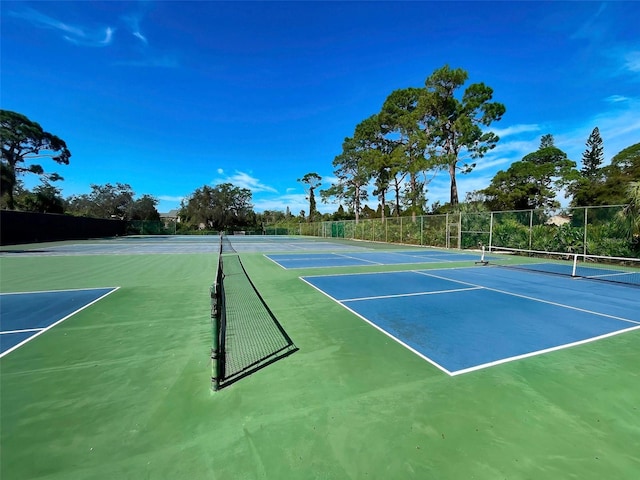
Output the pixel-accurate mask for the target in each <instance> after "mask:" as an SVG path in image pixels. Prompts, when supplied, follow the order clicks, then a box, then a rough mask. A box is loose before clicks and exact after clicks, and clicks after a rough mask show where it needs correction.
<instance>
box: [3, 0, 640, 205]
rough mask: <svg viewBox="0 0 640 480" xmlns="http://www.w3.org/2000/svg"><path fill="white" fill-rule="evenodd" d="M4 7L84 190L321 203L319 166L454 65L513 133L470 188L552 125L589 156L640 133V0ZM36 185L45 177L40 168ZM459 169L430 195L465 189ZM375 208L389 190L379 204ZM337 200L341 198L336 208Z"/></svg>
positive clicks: (45, 115) (11, 44)
mask: <svg viewBox="0 0 640 480" xmlns="http://www.w3.org/2000/svg"><path fill="white" fill-rule="evenodd" d="M0 8H1V14H2V17H1V28H2V29H1V57H0V58H1V59H0V62H1V63H0V67H1V83H0V94H1V97H0V102H1V106H2V108H3V109H8V110H14V111H17V112H20V113H22V114H25V115H27V116H28V117H29V118H30V119H32V120H34V121H37V122H39V123H40V124H41V125H42V126H43V128H44V129H45V130H47V131H49V132H52V133H54V134H56V135H58V136H60V137H61V138H63V139H64V140H65V141H66V142H67V145H68V147H69V149H70V150H71V152H72V157H71V161H70V164H69V165H67V166H64V165H57V164H50V163H48V162H46V161H45V162H42V163H43V166H45V169H47V170H51V171H56V172H58V173H59V174H60V175H62V176H63V177H64V181H62V182H60V183H59V184H57V185H58V186H59V187H61V188H62V194H63V195H64V196H65V197H66V196H69V195H74V194H82V193H89V192H90V190H91V189H90V184H105V183H108V182H109V183H116V182H121V183H128V184H130V185H131V187H132V188H133V190H134V191H135V192H136V194H137V195H138V196H140V195H142V194H150V195H153V196H155V197H156V198H157V199H158V200H159V205H158V210H159V211H161V212H162V211H168V210H170V209H172V208H177V207H178V206H179V204H180V199H181V198H183V197H185V196H187V195H189V194H190V193H192V192H193V191H194V190H195V189H196V188H199V187H202V186H203V185H216V184H219V183H222V182H231V183H233V184H235V185H237V186H240V187H246V188H249V189H250V190H251V191H252V192H253V203H254V206H255V210H256V211H263V210H265V209H267V210H281V211H284V210H285V209H286V208H287V207H289V208H290V209H291V212H292V213H294V214H297V213H299V212H300V210H302V209H304V210H305V211H306V210H307V207H308V204H307V202H306V200H305V193H304V190H303V188H302V185H301V184H300V183H298V182H297V181H296V180H297V179H298V178H300V177H302V176H303V175H304V174H305V173H308V172H317V173H318V174H320V175H321V176H322V177H323V179H324V182H325V183H324V185H323V187H322V188H326V187H328V186H329V185H330V183H331V181H332V180H333V167H332V161H333V159H334V157H335V156H336V155H338V154H339V153H340V151H341V146H342V141H343V139H344V138H345V137H347V136H351V135H352V134H353V130H354V127H355V126H356V125H357V124H358V123H359V122H360V121H362V120H364V119H365V118H367V117H369V116H370V115H372V114H374V113H377V112H378V111H379V110H380V107H381V106H382V103H383V102H384V100H385V98H386V97H387V96H388V95H389V94H390V93H391V92H392V91H393V90H396V89H398V88H406V87H410V86H417V87H419V86H423V85H424V80H425V78H426V77H427V76H429V75H430V74H431V73H432V72H433V71H434V70H435V69H437V68H440V67H442V66H443V65H445V64H448V65H449V66H451V67H455V68H458V67H459V68H463V69H465V70H466V71H467V72H468V73H469V82H468V83H475V82H484V83H486V84H487V85H489V86H491V87H492V88H493V89H494V100H495V101H499V102H502V103H504V104H505V106H506V108H507V113H506V114H505V115H504V117H503V119H502V120H501V121H500V122H497V123H495V124H494V125H493V126H492V128H491V129H492V130H493V131H494V132H496V133H497V134H498V135H499V136H500V137H501V141H500V143H499V146H498V147H497V148H496V149H495V150H493V151H492V152H491V153H490V154H489V155H487V156H486V157H485V158H484V159H482V160H481V161H480V162H479V163H478V166H477V168H476V169H475V170H474V171H473V172H472V173H470V174H468V175H464V176H462V175H461V176H459V178H458V188H459V192H460V198H461V199H463V198H464V194H465V193H466V192H468V191H472V190H476V189H479V188H484V187H486V186H487V185H488V184H489V182H490V180H491V178H492V177H493V176H494V175H495V173H496V172H497V171H498V170H500V169H506V168H508V166H509V164H510V163H511V162H513V161H517V160H520V159H521V158H522V157H523V156H524V155H526V154H527V153H530V152H532V151H535V150H536V149H537V147H538V145H539V142H540V137H541V136H542V135H544V134H547V133H550V134H552V135H553V136H554V138H555V141H556V145H557V146H558V147H560V148H562V149H563V150H565V151H566V152H567V153H568V154H569V157H570V158H571V159H573V160H575V161H577V162H579V161H580V158H581V156H582V152H583V151H584V150H585V142H586V140H587V138H588V136H589V134H590V133H591V131H592V130H593V128H594V127H596V126H597V127H599V129H600V132H601V135H602V137H603V140H604V148H605V157H606V161H607V162H608V161H609V160H610V158H611V157H612V156H613V155H615V154H616V153H617V152H619V151H620V150H621V149H623V148H625V147H627V146H630V145H632V144H634V143H637V142H639V141H640V30H639V29H638V18H640V3H638V2H618V1H615V2H516V1H508V2H482V1H477V2H407V3H403V2H348V3H343V2H282V3H279V2H239V1H234V2H205V1H197V2H185V1H179V2H170V1H161V2H153V1H147V2H117V1H109V2H94V1H91V2H89V1H86V2H57V1H46V2H26V1H22V2H12V1H2V2H1V3H0ZM25 183H26V184H27V186H28V187H33V186H35V185H36V184H37V183H38V182H37V181H36V179H31V180H29V179H28V178H25ZM448 192H449V179H448V176H447V174H446V173H445V172H443V173H440V174H438V175H437V176H436V177H435V179H434V180H433V181H432V182H431V183H430V185H429V187H428V192H427V198H428V203H429V204H431V203H433V202H435V201H440V202H446V201H448ZM371 204H372V206H374V207H375V205H376V204H377V202H376V201H373V200H372V202H371ZM318 206H319V209H320V210H321V211H325V212H326V211H335V209H336V208H337V206H336V205H322V204H319V205H318Z"/></svg>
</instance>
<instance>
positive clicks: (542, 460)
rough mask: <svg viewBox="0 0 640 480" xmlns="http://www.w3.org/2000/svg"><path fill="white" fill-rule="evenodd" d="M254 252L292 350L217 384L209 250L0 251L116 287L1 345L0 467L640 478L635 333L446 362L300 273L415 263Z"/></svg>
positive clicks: (9, 260)
mask: <svg viewBox="0 0 640 480" xmlns="http://www.w3.org/2000/svg"><path fill="white" fill-rule="evenodd" d="M168 241H171V240H168ZM212 241H213V239H212ZM345 246H349V244H348V243H346V242H342V243H341V244H340V247H341V248H344V247H345ZM363 246H366V247H367V248H384V249H390V248H392V247H390V246H388V245H367V244H363V243H362V242H358V243H355V244H354V248H362V247H363ZM22 248H23V249H25V250H26V249H29V248H39V249H40V250H46V246H42V245H39V246H37V247H35V246H34V247H29V246H22ZM240 258H241V260H242V262H243V264H244V266H245V268H246V270H247V273H248V275H249V276H250V278H251V280H252V281H253V283H254V284H255V286H256V288H257V289H258V291H259V292H260V294H261V295H262V297H263V298H264V300H265V301H266V303H267V304H268V305H269V308H270V309H271V310H272V312H273V314H274V315H275V316H276V318H277V319H278V321H279V322H280V323H281V325H282V327H283V328H284V329H285V330H286V332H287V333H288V335H289V336H290V337H291V338H292V339H293V341H294V342H295V344H296V346H297V347H298V351H296V352H295V353H293V354H292V355H290V356H288V357H286V358H283V359H281V360H279V361H277V362H275V363H273V364H271V365H269V366H267V367H266V368H263V369H261V370H259V371H257V372H255V373H253V374H252V375H250V376H248V377H246V378H243V379H241V380H240V381H238V382H236V383H234V384H233V385H230V386H229V387H227V388H223V389H222V390H220V391H217V392H213V391H212V389H211V378H210V375H211V360H210V358H209V355H210V348H211V344H212V335H211V326H210V300H209V286H210V285H211V283H212V281H213V279H214V275H215V272H214V268H215V260H216V257H215V255H214V254H213V253H176V254H170V253H167V252H165V251H163V252H162V254H159V253H155V252H154V253H152V254H145V253H140V252H138V253H136V254H117V255H113V254H107V253H100V254H90V255H84V254H82V250H79V253H78V252H77V253H75V254H73V255H46V254H40V253H38V254H34V255H33V256H32V255H29V254H28V253H27V254H24V252H23V253H20V254H3V255H2V256H0V281H1V283H0V287H1V291H2V292H3V293H8V292H30V291H43V290H59V289H73V288H98V287H120V288H119V289H118V290H117V291H115V292H113V293H112V294H110V295H109V296H107V297H105V298H104V299H102V300H100V301H99V302H97V303H95V304H93V305H91V306H90V307H88V308H86V309H84V310H82V311H81V312H79V313H77V314H76V315H74V316H72V317H70V318H69V319H67V320H66V321H64V322H63V323H61V324H59V325H57V326H56V327H54V328H52V329H51V330H49V331H47V332H45V333H44V334H43V335H40V336H39V337H38V338H36V339H34V340H33V341H31V342H29V343H27V344H26V345H24V346H22V347H20V348H18V349H17V350H15V351H13V352H11V353H10V354H8V355H6V356H5V357H3V358H2V359H0V369H1V370H0V382H1V383H0V388H1V390H0V402H1V403H0V414H1V424H0V427H1V444H2V457H1V460H0V461H1V465H0V478H2V479H3V480H4V479H7V480H9V479H11V480H17V479H47V480H53V479H60V480H62V479H64V480H71V479H154V478H160V479H164V478H167V479H231V480H235V479H365V478H366V479H385V480H386V479H491V480H494V479H502V478H507V479H564V478H579V479H594V480H595V479H603V478H611V479H636V478H638V472H640V456H639V455H638V452H640V368H639V366H640V331H638V330H636V331H633V332H629V333H626V334H624V335H617V336H613V337H610V338H605V339H602V340H599V341H596V342H593V343H588V344H585V345H581V346H578V347H574V348H569V349H565V350H559V351H555V352H552V353H548V354H544V355H539V356H535V357H531V358H525V359H522V360H518V361H514V362H509V363H505V364H501V365H497V366H495V367H491V368H487V369H484V370H479V371H476V372H471V373H469V374H464V375H460V376H456V377H450V376H448V375H446V374H444V373H443V372H442V371H440V370H438V369H437V368H435V367H434V366H432V365H431V364H429V363H428V362H426V361H424V360H423V359H422V358H420V357H418V356H417V355H415V354H414V353H412V352H411V351H409V350H407V349H406V348H404V347H403V346H402V345H400V344H398V343H396V342H395V341H393V340H392V339H390V338H389V337H387V336H386V335H384V334H382V333H381V332H379V331H378V330H376V329H374V328H372V327H371V326H370V325H368V324H367V323H366V322H364V321H362V320H361V319H360V318H358V317H357V316H356V315H354V314H352V313H350V312H349V311H348V310H346V309H344V308H343V307H341V306H340V305H339V304H337V303H335V302H334V301H332V300H331V299H330V298H328V297H326V296H325V295H323V294H322V293H320V292H319V291H317V290H315V289H313V288H311V287H310V286H309V285H307V284H305V283H304V282H303V281H301V280H300V279H299V277H300V276H303V275H313V274H320V273H321V274H329V273H342V272H345V273H346V272H355V271H357V272H364V271H380V270H401V269H410V268H412V267H411V265H402V266H386V267H385V266H372V267H348V268H324V269H321V271H320V269H315V270H314V269H302V270H299V269H298V270H284V269H282V268H281V267H279V266H278V265H276V264H275V263H274V262H272V261H270V260H269V259H268V258H266V257H265V256H264V255H263V254H262V253H260V252H247V253H242V252H240ZM470 264H473V262H467V263H464V265H467V266H468V265H470ZM434 267H436V268H437V267H442V265H437V264H436V265H434ZM420 268H421V269H424V268H429V267H425V265H424V264H423V265H421V266H420ZM479 268H482V267H479ZM629 288H634V287H629ZM469 308H470V309H473V308H478V309H481V308H482V305H469Z"/></svg>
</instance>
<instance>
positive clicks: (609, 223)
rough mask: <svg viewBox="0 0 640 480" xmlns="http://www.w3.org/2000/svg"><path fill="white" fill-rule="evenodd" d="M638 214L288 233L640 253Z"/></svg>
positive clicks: (438, 218)
mask: <svg viewBox="0 0 640 480" xmlns="http://www.w3.org/2000/svg"><path fill="white" fill-rule="evenodd" d="M637 217H638V215H637V214H634V213H633V212H631V211H630V209H627V208H625V206H624V205H612V206H602V207H580V208H565V209H560V210H556V211H551V212H550V211H546V210H518V211H506V212H462V213H449V214H442V215H424V216H417V217H390V218H386V219H384V220H382V219H364V220H360V221H358V222H357V223H356V221H355V220H341V221H330V222H315V223H301V224H299V225H298V226H296V227H291V228H289V229H287V233H288V234H289V235H310V236H316V237H324V238H329V237H333V238H345V239H352V240H367V241H374V242H387V243H402V244H407V245H424V246H432V247H440V248H458V249H469V248H479V246H480V245H484V246H485V247H488V248H492V247H505V248H518V249H528V250H540V251H549V252H567V253H580V254H585V255H604V256H614V257H640V232H638V231H637V230H634V228H637V225H638V224H639V223H640V222H639V221H638V218H637Z"/></svg>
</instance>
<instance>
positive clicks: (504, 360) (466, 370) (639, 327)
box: [450, 325, 640, 376]
mask: <svg viewBox="0 0 640 480" xmlns="http://www.w3.org/2000/svg"><path fill="white" fill-rule="evenodd" d="M632 330H640V325H637V326H635V327H629V328H625V329H623V330H616V331H615V332H609V333H605V334H603V335H598V336H597V337H591V338H587V339H585V340H579V341H577V342H572V343H565V344H563V345H557V346H555V347H550V348H545V349H543V350H536V351H534V352H529V353H524V354H522V355H516V356H514V357H507V358H501V359H500V360H495V361H493V362H488V363H483V364H480V365H474V366H473V367H469V368H463V369H462V370H456V371H454V372H451V373H450V375H451V376H456V375H462V374H463V373H469V372H475V371H476V370H482V369H484V368H489V367H494V366H496V365H500V364H502V363H507V362H513V361H515V360H520V359H523V358H529V357H535V356H537V355H542V354H545V353H549V352H555V351H558V350H564V349H565V348H571V347H575V346H578V345H584V344H585V343H591V342H595V341H596V340H601V339H603V338H608V337H613V336H614V335H620V334H621V333H627V332H631V331H632Z"/></svg>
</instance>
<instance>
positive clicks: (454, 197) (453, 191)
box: [449, 163, 458, 206]
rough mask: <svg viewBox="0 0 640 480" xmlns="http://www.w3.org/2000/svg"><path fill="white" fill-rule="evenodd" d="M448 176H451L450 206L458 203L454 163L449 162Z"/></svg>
mask: <svg viewBox="0 0 640 480" xmlns="http://www.w3.org/2000/svg"><path fill="white" fill-rule="evenodd" d="M449 177H451V197H450V200H449V203H450V204H451V206H455V205H458V186H457V185H456V164H455V163H450V164H449Z"/></svg>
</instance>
